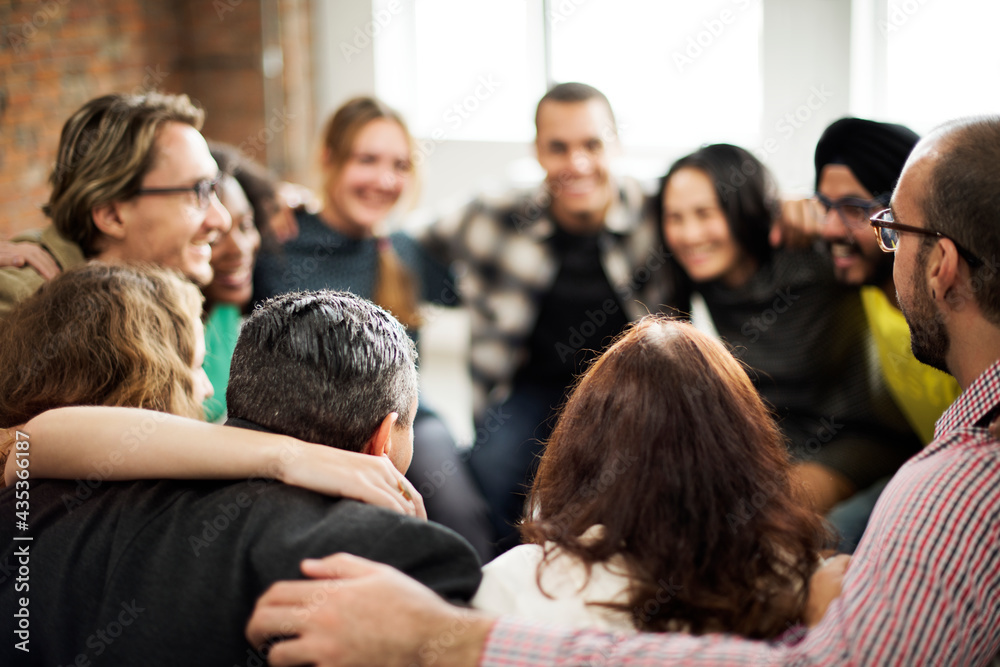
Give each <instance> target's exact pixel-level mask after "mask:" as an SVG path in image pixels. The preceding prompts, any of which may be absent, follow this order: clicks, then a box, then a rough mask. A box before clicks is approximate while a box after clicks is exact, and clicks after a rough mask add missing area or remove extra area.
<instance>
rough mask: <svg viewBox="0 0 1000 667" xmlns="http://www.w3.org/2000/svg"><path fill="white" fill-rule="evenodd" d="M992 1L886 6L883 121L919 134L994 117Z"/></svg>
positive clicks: (897, 1)
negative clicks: (963, 119)
mask: <svg viewBox="0 0 1000 667" xmlns="http://www.w3.org/2000/svg"><path fill="white" fill-rule="evenodd" d="M998 24H1000V3H998V2H995V0H948V2H941V1H939V0H938V1H934V0H889V13H888V16H887V19H886V20H885V21H884V22H883V23H882V24H881V25H880V26H879V28H880V33H881V35H883V36H884V37H885V39H886V43H887V49H888V53H887V67H886V68H887V73H886V74H887V75H886V81H887V83H886V86H887V96H886V113H885V117H886V118H889V119H893V120H896V121H898V122H902V123H904V124H906V125H909V126H910V127H912V128H913V129H914V130H916V131H917V132H919V133H925V132H927V131H928V130H930V129H932V128H933V127H934V126H936V125H938V124H940V123H942V122H944V121H946V120H949V119H951V118H955V117H958V116H967V115H970V114H976V113H997V111H1000V86H997V77H998V75H1000V48H998V46H997V32H996V27H997V25H998Z"/></svg>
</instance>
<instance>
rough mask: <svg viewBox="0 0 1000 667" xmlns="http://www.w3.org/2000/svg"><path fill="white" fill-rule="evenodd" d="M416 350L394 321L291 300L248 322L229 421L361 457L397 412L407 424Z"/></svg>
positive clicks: (378, 312)
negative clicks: (233, 419) (237, 420)
mask: <svg viewBox="0 0 1000 667" xmlns="http://www.w3.org/2000/svg"><path fill="white" fill-rule="evenodd" d="M416 360H417V349H416V346H415V345H414V343H413V341H412V340H411V339H410V337H409V336H407V334H406V329H404V328H403V325H401V324H400V323H399V322H398V321H397V320H396V319H395V318H394V317H393V316H392V315H390V314H389V313H387V312H386V311H384V310H382V309H381V308H379V307H378V306H376V305H375V304H373V303H372V302H370V301H368V300H366V299H362V298H361V297H359V296H355V295H354V294H351V293H350V292H334V291H332V290H320V291H315V292H292V293H289V294H283V295H281V296H277V297H274V298H272V299H268V300H267V301H266V302H264V304H263V305H262V306H260V307H258V308H257V309H256V310H254V312H253V313H252V314H251V315H250V318H249V319H248V320H247V322H246V324H245V325H244V326H243V329H242V330H241V331H240V336H239V340H238V341H237V343H236V350H235V351H234V353H233V361H232V366H231V372H230V375H229V387H228V389H227V390H226V403H227V404H228V409H229V416H230V417H238V418H240V419H245V420H248V421H251V422H254V423H256V424H258V425H260V426H263V427H265V428H267V429H269V430H272V431H275V432H277V433H282V434H284V435H290V436H293V437H296V438H299V439H301V440H306V441H308V442H316V443H320V444H324V445H329V446H331V447H337V448H339V449H346V450H350V451H361V450H362V449H363V448H364V446H365V443H366V442H367V441H368V440H369V439H370V438H371V436H372V435H374V434H375V432H376V430H377V429H378V427H379V425H380V424H381V423H382V420H383V419H385V417H386V415H388V414H389V413H391V412H396V413H398V414H399V422H397V424H398V425H399V426H406V425H408V424H409V423H410V420H411V419H412V417H413V415H412V414H411V412H410V407H411V406H412V404H413V401H414V400H415V399H416V397H417V391H418V389H417V387H418V383H417V368H416Z"/></svg>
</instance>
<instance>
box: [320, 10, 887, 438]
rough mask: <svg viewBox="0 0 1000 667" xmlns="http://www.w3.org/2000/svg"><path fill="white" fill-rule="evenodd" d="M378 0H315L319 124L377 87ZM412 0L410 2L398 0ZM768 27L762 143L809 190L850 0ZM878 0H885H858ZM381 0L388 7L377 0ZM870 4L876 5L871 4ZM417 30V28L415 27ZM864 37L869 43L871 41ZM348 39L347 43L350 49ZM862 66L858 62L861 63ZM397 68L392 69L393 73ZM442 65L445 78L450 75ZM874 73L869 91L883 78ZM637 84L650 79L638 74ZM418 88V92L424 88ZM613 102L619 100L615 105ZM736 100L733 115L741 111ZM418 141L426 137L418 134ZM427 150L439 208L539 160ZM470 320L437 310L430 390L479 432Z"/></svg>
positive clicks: (499, 148) (643, 162) (485, 146)
mask: <svg viewBox="0 0 1000 667" xmlns="http://www.w3.org/2000/svg"><path fill="white" fill-rule="evenodd" d="M373 1H374V2H381V3H382V4H383V5H384V4H385V3H384V0H337V1H336V2H331V1H327V0H314V1H313V16H314V23H313V44H314V51H315V60H314V63H313V68H314V79H315V86H316V90H315V96H316V100H317V107H318V108H317V122H318V123H322V122H323V120H324V119H325V118H326V116H328V115H329V113H330V112H332V111H333V110H334V109H335V108H336V107H337V106H338V105H339V104H340V103H341V102H343V101H344V100H346V99H347V98H349V97H351V96H353V95H357V94H373V93H374V92H375V78H376V72H375V58H374V48H372V46H371V45H370V44H369V45H367V46H361V47H359V46H357V45H358V44H359V43H360V44H364V39H363V38H361V40H360V42H358V41H355V39H356V38H357V37H358V29H360V30H362V31H364V30H365V27H366V26H368V25H369V24H370V22H371V21H372V6H373ZM399 1H400V2H404V3H405V2H406V0H399ZM760 1H761V2H762V3H763V12H764V24H765V27H764V31H763V35H762V39H761V43H762V52H761V63H762V68H763V76H762V78H763V81H762V86H763V91H764V109H763V114H762V120H761V137H762V140H761V142H760V145H759V146H756V147H748V148H755V149H756V154H758V155H759V156H760V157H761V158H763V159H764V161H765V162H766V163H767V164H768V165H769V166H770V167H771V168H772V169H773V170H774V171H775V174H776V176H777V178H778V182H779V183H780V184H781V185H782V186H783V188H784V189H785V190H786V191H793V192H800V193H811V191H812V187H813V186H812V180H813V174H812V154H813V149H814V147H815V144H816V140H817V139H818V138H819V135H820V133H821V132H822V130H823V128H824V127H826V125H828V124H829V123H830V122H831V121H833V120H835V119H836V118H839V117H841V116H843V115H845V114H847V112H848V109H849V108H850V96H851V91H852V76H851V71H852V69H851V67H852V66H851V58H850V47H851V4H852V3H851V0H760ZM855 2H858V3H869V5H871V4H876V5H877V4H880V3H879V2H878V1H877V0H855ZM379 6H380V7H381V5H379ZM866 11H869V12H871V11H874V10H873V9H871V8H870V7H869V8H868V9H867V10H866ZM385 30H386V33H387V34H392V35H394V36H395V37H394V38H397V39H400V40H406V39H408V34H400V33H401V31H403V32H405V31H404V29H403V27H402V26H401V25H399V22H397V23H396V24H390V25H388V26H387V28H385ZM407 30H409V28H407ZM865 43H870V40H869V42H865ZM343 44H347V45H348V48H347V53H346V55H345V50H344V47H343ZM855 66H857V65H855ZM398 74H399V73H390V74H389V76H395V75H398ZM447 75H448V73H447V72H442V76H447ZM872 76H873V77H874V78H871V77H870V78H869V81H868V87H867V88H864V89H863V90H865V91H870V90H872V89H873V87H874V86H876V85H878V82H879V80H878V79H877V76H875V75H872ZM637 85H642V83H641V82H637ZM413 90H414V94H418V91H417V90H416V87H415V86H414V88H413ZM613 103H614V100H612V104H613ZM739 111H740V107H739V101H738V100H736V101H734V110H733V112H734V113H739ZM418 139H419V138H418ZM423 141H425V142H428V141H430V142H431V143H430V144H429V146H430V147H431V149H432V150H428V149H427V148H426V147H425V148H424V149H423V150H422V152H423V153H425V154H426V155H427V159H426V163H425V165H424V174H423V178H424V188H423V194H422V197H421V200H420V207H421V208H422V209H432V210H440V209H441V208H443V207H447V206H448V205H449V202H454V201H456V199H459V198H461V197H462V196H463V195H469V194H472V193H474V192H476V191H478V190H480V189H482V188H484V187H501V186H502V184H503V183H505V182H511V181H522V180H523V179H524V178H525V176H526V174H531V173H533V172H534V171H535V170H534V169H533V167H532V164H531V162H532V157H533V147H532V146H531V144H530V143H503V142H475V141H432V140H430V139H426V138H425V139H423ZM632 157H633V160H632V161H631V162H628V161H626V162H624V163H623V164H625V165H626V168H628V169H629V170H631V171H632V172H639V173H638V175H639V176H640V177H648V176H650V175H655V174H659V173H663V171H665V169H666V167H667V166H668V165H669V163H670V161H672V160H673V159H675V158H677V157H679V155H668V154H665V153H664V152H663V151H662V150H655V149H637V150H634V151H632ZM467 336H468V323H467V321H466V320H465V319H463V316H462V315H461V314H457V313H455V312H447V311H445V312H440V311H435V312H434V313H432V315H431V317H430V318H429V325H428V327H427V328H426V329H425V331H424V333H423V335H422V343H421V356H422V362H421V363H422V365H421V368H422V376H423V383H424V391H425V396H426V397H427V398H428V399H429V402H431V403H432V404H433V405H434V406H435V407H437V408H438V409H439V410H440V411H441V412H443V413H444V416H445V418H446V420H447V421H448V422H449V425H450V426H451V427H452V430H453V432H454V433H455V434H456V437H457V438H458V439H459V440H460V441H463V442H470V441H471V438H472V431H471V425H470V423H469V414H470V405H469V389H468V378H467V376H466V375H465V374H464V373H462V370H463V369H464V366H463V364H462V362H461V360H462V358H463V355H464V349H465V347H464V346H465V345H466V344H467Z"/></svg>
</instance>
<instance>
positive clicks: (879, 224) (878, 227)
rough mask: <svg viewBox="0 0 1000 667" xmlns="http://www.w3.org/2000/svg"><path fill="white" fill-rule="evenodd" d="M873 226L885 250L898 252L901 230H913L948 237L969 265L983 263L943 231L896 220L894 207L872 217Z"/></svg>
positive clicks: (917, 232) (926, 234)
mask: <svg viewBox="0 0 1000 667" xmlns="http://www.w3.org/2000/svg"><path fill="white" fill-rule="evenodd" d="M870 224H871V226H872V229H874V230H875V238H877V239H878V245H879V247H880V248H882V250H884V251H885V252H896V248H898V247H899V233H900V232H912V233H914V234H923V235H924V236H934V237H937V238H939V239H948V240H949V241H951V242H952V243H954V244H955V250H957V251H958V254H959V255H961V256H962V259H964V260H965V261H966V262H968V263H969V266H971V267H973V268H976V267H977V266H980V265H982V263H983V260H981V259H979V258H978V257H976V256H975V255H973V254H972V253H971V252H969V251H968V250H966V249H965V248H963V247H962V246H960V245H959V244H958V242H957V241H956V240H955V239H953V238H951V237H950V236H948V235H946V234H942V233H941V232H936V231H934V230H933V229H924V228H923V227H914V226H912V225H904V224H903V223H901V222H896V220H895V219H894V218H893V217H892V209H889V208H887V209H883V210H881V211H879V212H878V213H876V214H875V215H873V216H872V217H871V223H870Z"/></svg>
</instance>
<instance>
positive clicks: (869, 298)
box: [861, 287, 961, 445]
mask: <svg viewBox="0 0 1000 667" xmlns="http://www.w3.org/2000/svg"><path fill="white" fill-rule="evenodd" d="M861 302H862V303H863V304H864V308H865V315H866V316H867V318H868V326H869V328H870V329H871V332H872V338H873V339H874V340H875V346H876V348H877V349H878V355H879V361H880V362H881V364H882V374H883V375H884V376H885V380H886V384H888V385H889V391H890V392H891V393H892V397H893V398H894V399H895V401H896V404H897V405H898V406H899V409H900V410H902V411H903V414H904V415H906V419H907V421H909V422H910V425H911V426H912V427H913V429H914V430H915V431H916V432H917V434H918V435H919V436H920V439H921V440H922V441H923V443H924V444H925V445H926V444H927V443H928V442H930V441H931V440H932V439H933V438H934V424H935V422H937V420H938V417H940V416H941V413H942V412H944V411H945V409H946V408H947V407H948V406H949V405H951V404H952V402H953V401H954V400H955V399H956V398H957V397H958V395H959V394H960V393H961V389H960V388H959V386H958V382H957V381H956V380H955V378H953V377H952V376H950V375H948V374H946V373H942V372H941V371H939V370H937V369H934V368H931V367H930V366H927V365H926V364H923V363H921V362H919V361H917V359H916V358H915V357H914V356H913V352H912V350H910V329H909V327H908V326H907V325H906V319H905V318H904V317H903V313H902V312H900V310H899V309H898V308H896V307H895V306H893V305H892V303H890V302H889V299H888V297H886V295H885V293H884V292H882V290H881V289H879V288H878V287H863V288H861Z"/></svg>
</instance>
